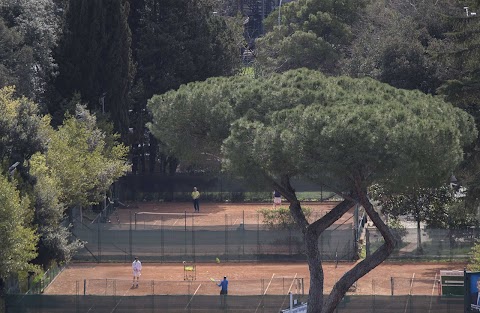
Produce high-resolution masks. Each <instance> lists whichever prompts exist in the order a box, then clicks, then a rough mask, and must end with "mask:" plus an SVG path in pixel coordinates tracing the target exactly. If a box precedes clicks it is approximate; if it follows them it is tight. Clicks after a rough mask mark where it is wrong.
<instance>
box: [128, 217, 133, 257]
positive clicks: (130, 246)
mask: <svg viewBox="0 0 480 313" xmlns="http://www.w3.org/2000/svg"><path fill="white" fill-rule="evenodd" d="M132 235H133V230H132V210H131V209H130V229H129V231H128V246H129V249H130V261H131V260H132V259H133V238H132Z"/></svg>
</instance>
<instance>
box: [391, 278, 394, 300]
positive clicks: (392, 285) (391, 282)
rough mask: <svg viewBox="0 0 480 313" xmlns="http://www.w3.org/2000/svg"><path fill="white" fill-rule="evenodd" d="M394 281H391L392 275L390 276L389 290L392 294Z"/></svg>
mask: <svg viewBox="0 0 480 313" xmlns="http://www.w3.org/2000/svg"><path fill="white" fill-rule="evenodd" d="M394 288H395V287H394V282H393V277H390V291H391V293H392V296H393V293H394V292H393V290H394Z"/></svg>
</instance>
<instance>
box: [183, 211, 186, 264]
mask: <svg viewBox="0 0 480 313" xmlns="http://www.w3.org/2000/svg"><path fill="white" fill-rule="evenodd" d="M183 219H184V222H185V229H184V234H185V235H184V236H183V237H184V238H185V244H184V246H185V255H184V260H186V259H187V211H185V215H184V217H183Z"/></svg>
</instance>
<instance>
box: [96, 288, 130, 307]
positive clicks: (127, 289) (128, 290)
mask: <svg viewBox="0 0 480 313" xmlns="http://www.w3.org/2000/svg"><path fill="white" fill-rule="evenodd" d="M129 291H130V288H128V289H127V291H125V293H124V294H123V296H122V297H121V298H120V300H118V302H117V304H116V305H115V307H113V309H112V310H111V311H110V313H113V312H115V310H116V309H117V307H118V305H119V304H120V302H122V299H123V297H125V296H126V295H127V293H128V292H129ZM89 311H90V310H89Z"/></svg>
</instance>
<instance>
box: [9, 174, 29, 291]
mask: <svg viewBox="0 0 480 313" xmlns="http://www.w3.org/2000/svg"><path fill="white" fill-rule="evenodd" d="M32 219H33V209H32V207H31V205H30V203H29V201H28V198H27V197H22V196H20V192H19V191H18V190H17V188H16V184H15V183H14V182H10V181H9V179H8V178H7V176H5V175H4V174H3V173H2V174H0V296H3V293H4V282H5V279H7V278H8V277H9V275H12V274H16V273H18V272H26V271H28V270H32V269H33V268H34V267H33V266H32V265H31V264H30V261H31V260H32V259H34V258H35V257H36V255H37V253H36V247H35V245H36V243H37V240H38V238H37V236H36V234H35V230H34V229H33V227H32V225H31V222H32Z"/></svg>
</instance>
